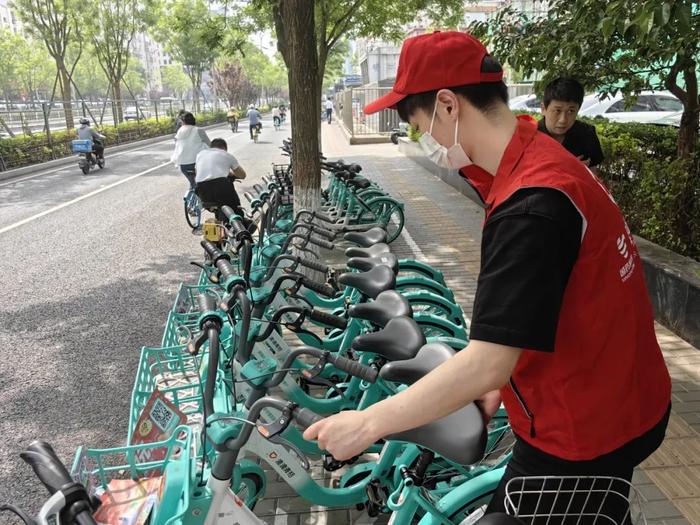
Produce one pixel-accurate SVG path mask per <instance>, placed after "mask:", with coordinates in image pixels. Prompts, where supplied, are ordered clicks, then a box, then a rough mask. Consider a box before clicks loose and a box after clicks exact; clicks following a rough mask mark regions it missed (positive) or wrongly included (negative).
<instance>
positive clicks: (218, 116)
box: [0, 111, 226, 170]
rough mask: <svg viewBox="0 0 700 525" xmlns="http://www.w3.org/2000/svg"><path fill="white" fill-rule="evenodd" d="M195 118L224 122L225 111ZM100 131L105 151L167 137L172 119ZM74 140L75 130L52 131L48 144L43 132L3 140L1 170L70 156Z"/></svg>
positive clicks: (202, 122) (206, 122) (204, 122)
mask: <svg viewBox="0 0 700 525" xmlns="http://www.w3.org/2000/svg"><path fill="white" fill-rule="evenodd" d="M196 118H197V125H198V126H208V125H210V124H217V123H219V122H225V121H226V112H225V111H215V112H211V113H202V114H200V115H197V116H196ZM100 132H101V133H102V134H103V135H105V136H106V137H107V140H106V145H107V147H108V148H109V146H115V145H117V144H126V143H128V142H134V141H137V140H143V139H149V138H155V137H161V136H164V135H170V134H172V133H174V132H175V120H174V119H173V118H172V117H161V118H159V119H158V120H156V119H155V118H149V119H145V120H140V121H136V120H132V121H129V122H122V123H121V124H118V125H116V126H109V125H108V126H102V128H100ZM75 138H76V135H75V131H54V132H52V133H51V142H50V143H49V140H48V137H47V136H46V134H45V133H34V134H33V135H31V136H29V135H20V136H17V137H12V138H8V139H3V140H0V159H1V160H2V163H3V164H4V169H6V170H9V169H13V168H20V167H22V166H28V165H30V164H38V163H41V162H46V161H49V160H52V159H59V158H62V157H68V156H71V155H73V153H72V152H71V148H70V143H71V141H72V140H73V139H75ZM52 153H53V154H52Z"/></svg>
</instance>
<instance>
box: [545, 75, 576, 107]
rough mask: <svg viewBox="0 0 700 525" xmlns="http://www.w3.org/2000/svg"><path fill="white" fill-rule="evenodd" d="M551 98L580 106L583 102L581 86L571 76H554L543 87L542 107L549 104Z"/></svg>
mask: <svg viewBox="0 0 700 525" xmlns="http://www.w3.org/2000/svg"><path fill="white" fill-rule="evenodd" d="M552 100H560V101H561V102H573V103H575V104H578V105H579V107H580V106H581V104H582V103H583V86H582V85H581V84H580V83H579V81H578V80H576V79H573V78H565V77H559V78H555V79H554V80H552V81H551V82H550V83H549V84H547V86H546V87H545V88H544V98H543V103H544V107H545V108H546V107H547V106H549V103H550V102H551V101H552Z"/></svg>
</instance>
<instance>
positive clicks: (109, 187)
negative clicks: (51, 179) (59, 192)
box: [0, 161, 171, 234]
mask: <svg viewBox="0 0 700 525" xmlns="http://www.w3.org/2000/svg"><path fill="white" fill-rule="evenodd" d="M169 164H171V161H167V162H163V163H162V164H158V165H157V166H154V167H152V168H149V169H147V170H145V171H142V172H141V173H137V174H136V175H131V176H130V177H127V178H125V179H122V180H118V181H117V182H113V183H112V184H108V185H107V186H103V187H102V188H99V189H96V190H94V191H91V192H90V193H86V194H85V195H81V196H80V197H76V198H75V199H73V200H70V201H68V202H64V203H63V204H59V205H58V206H54V207H53V208H49V209H48V210H44V211H42V212H41V213H37V214H36V215H32V216H31V217H27V218H26V219H22V220H21V221H19V222H16V223H14V224H10V225H9V226H5V227H4V228H0V234H2V233H5V232H9V231H10V230H14V229H15V228H19V227H20V226H23V225H25V224H27V223H30V222H32V221H34V220H36V219H39V218H41V217H44V216H46V215H49V214H50V213H53V212H55V211H58V210H62V209H63V208H66V207H68V206H70V205H71V204H75V203H76V202H80V201H82V200H85V199H87V198H90V197H93V196H95V195H97V194H98V193H102V192H103V191H107V190H109V189H111V188H114V187H115V186H119V185H120V184H124V183H125V182H129V181H130V180H133V179H135V178H137V177H141V176H142V175H146V174H147V173H151V172H152V171H155V170H157V169H160V168H162V167H164V166H167V165H169Z"/></svg>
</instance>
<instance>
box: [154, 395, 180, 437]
mask: <svg viewBox="0 0 700 525" xmlns="http://www.w3.org/2000/svg"><path fill="white" fill-rule="evenodd" d="M174 417H175V413H174V412H173V411H172V410H170V408H168V406H167V405H166V404H165V403H163V401H161V400H160V399H156V402H155V403H153V409H151V420H152V421H153V422H154V423H155V424H156V425H158V428H160V430H161V431H162V432H165V431H166V430H167V429H168V428H170V423H172V421H173V418H174Z"/></svg>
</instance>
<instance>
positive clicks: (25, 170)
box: [0, 122, 228, 181]
mask: <svg viewBox="0 0 700 525" xmlns="http://www.w3.org/2000/svg"><path fill="white" fill-rule="evenodd" d="M222 126H228V123H227V122H219V123H218V124H212V125H210V126H204V127H203V128H202V129H205V130H209V129H214V128H220V127H222ZM174 136H175V134H174V133H171V134H169V135H160V136H159V137H151V138H150V139H143V140H137V141H134V142H127V143H126V144H119V145H117V146H114V147H110V148H109V152H110V153H119V152H120V151H128V150H130V149H137V148H140V147H143V146H148V145H150V144H157V143H159V142H166V141H168V140H172V139H173V137H174ZM75 159H76V157H75V156H74V155H71V156H68V157H62V158H60V159H55V160H50V161H48V162H42V163H40V164H30V165H29V166H22V167H21V168H15V169H12V170H7V171H0V181H5V180H10V179H14V178H16V177H21V176H22V175H29V174H30V173H36V172H38V171H43V170H48V169H51V168H58V167H61V166H67V165H69V164H73V163H75V162H76V160H75Z"/></svg>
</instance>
